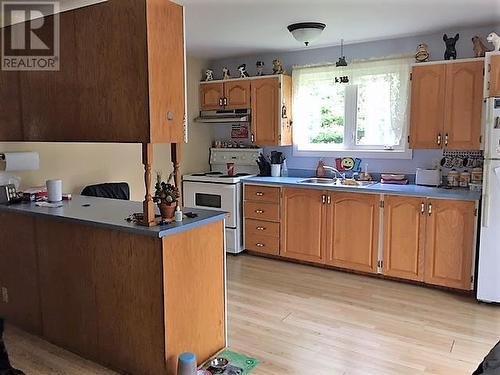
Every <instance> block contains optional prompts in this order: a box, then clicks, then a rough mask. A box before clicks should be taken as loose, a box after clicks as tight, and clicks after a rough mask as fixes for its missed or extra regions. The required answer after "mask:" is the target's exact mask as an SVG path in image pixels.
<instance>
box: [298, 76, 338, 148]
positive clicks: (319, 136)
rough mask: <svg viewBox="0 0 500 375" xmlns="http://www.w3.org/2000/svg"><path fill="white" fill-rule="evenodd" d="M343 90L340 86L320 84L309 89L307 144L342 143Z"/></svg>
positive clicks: (328, 83)
mask: <svg viewBox="0 0 500 375" xmlns="http://www.w3.org/2000/svg"><path fill="white" fill-rule="evenodd" d="M344 92H345V90H344V87H343V86H342V85H340V84H335V83H333V82H321V84H316V85H314V87H312V88H311V93H310V94H311V97H312V100H311V103H313V105H312V107H311V108H310V111H309V121H308V131H307V135H308V143H309V144H332V145H341V144H343V143H344V123H345V120H344V105H345V104H344V103H345V94H344Z"/></svg>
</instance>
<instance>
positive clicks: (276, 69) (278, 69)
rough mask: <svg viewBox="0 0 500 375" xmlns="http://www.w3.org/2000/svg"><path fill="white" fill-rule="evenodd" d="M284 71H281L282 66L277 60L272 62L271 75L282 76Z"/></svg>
mask: <svg viewBox="0 0 500 375" xmlns="http://www.w3.org/2000/svg"><path fill="white" fill-rule="evenodd" d="M284 73H285V69H283V64H282V63H281V61H280V60H279V59H274V60H273V74H284Z"/></svg>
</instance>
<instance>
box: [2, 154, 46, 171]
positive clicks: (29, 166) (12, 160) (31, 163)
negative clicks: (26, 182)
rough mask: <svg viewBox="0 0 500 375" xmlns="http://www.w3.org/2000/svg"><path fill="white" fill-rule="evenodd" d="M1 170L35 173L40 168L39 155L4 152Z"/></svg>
mask: <svg viewBox="0 0 500 375" xmlns="http://www.w3.org/2000/svg"><path fill="white" fill-rule="evenodd" d="M2 155H3V156H4V160H3V163H2V164H3V166H2V169H3V170H4V171H6V172H10V171H35V170H38V169H39V168H40V155H39V154H38V152H6V153H4V154H2Z"/></svg>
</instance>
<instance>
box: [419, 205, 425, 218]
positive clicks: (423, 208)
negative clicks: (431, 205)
mask: <svg viewBox="0 0 500 375" xmlns="http://www.w3.org/2000/svg"><path fill="white" fill-rule="evenodd" d="M420 212H421V213H422V215H423V214H425V203H424V202H422V206H421V207H420Z"/></svg>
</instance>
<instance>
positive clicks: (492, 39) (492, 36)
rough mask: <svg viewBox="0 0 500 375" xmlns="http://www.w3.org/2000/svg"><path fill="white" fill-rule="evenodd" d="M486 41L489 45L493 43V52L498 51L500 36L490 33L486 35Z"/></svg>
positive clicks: (499, 49)
mask: <svg viewBox="0 0 500 375" xmlns="http://www.w3.org/2000/svg"><path fill="white" fill-rule="evenodd" d="M486 40H487V41H488V42H490V43H493V46H494V49H493V51H495V52H498V51H500V36H499V35H498V34H497V33H491V34H490V35H488V37H487V38H486Z"/></svg>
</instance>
